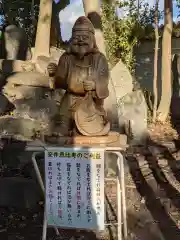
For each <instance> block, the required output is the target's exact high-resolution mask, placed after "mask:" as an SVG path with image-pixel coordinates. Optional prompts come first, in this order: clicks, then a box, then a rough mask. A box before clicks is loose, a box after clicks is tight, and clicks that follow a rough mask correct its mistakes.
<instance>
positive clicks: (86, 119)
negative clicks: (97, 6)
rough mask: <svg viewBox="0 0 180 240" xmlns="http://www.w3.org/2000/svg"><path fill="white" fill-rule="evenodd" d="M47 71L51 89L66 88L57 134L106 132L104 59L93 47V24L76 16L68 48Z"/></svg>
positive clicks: (105, 70) (102, 134) (106, 82)
mask: <svg viewBox="0 0 180 240" xmlns="http://www.w3.org/2000/svg"><path fill="white" fill-rule="evenodd" d="M47 70H48V73H49V76H50V77H51V78H53V86H54V89H59V88H61V89H64V90H66V92H65V94H64V96H63V98H62V101H61V104H60V113H59V118H58V126H57V127H56V130H55V132H57V133H58V134H59V135H60V136H72V135H73V134H79V135H84V136H104V135H107V134H108V133H109V131H110V123H109V121H108V120H107V114H106V112H105V110H104V108H103V104H104V99H105V98H107V97H108V95H109V90H108V83H109V69H108V62H107V60H106V57H105V56H104V55H103V54H102V53H101V52H100V51H99V50H98V48H97V45H96V41H95V31H94V27H93V25H92V23H91V21H90V20H89V19H88V18H86V17H84V16H83V17H79V18H78V19H77V21H76V22H75V24H74V26H73V29H72V38H71V42H70V46H69V49H68V50H67V51H66V52H65V53H64V54H63V55H62V56H61V57H60V59H59V63H58V65H56V64H54V63H50V64H49V65H48V68H47Z"/></svg>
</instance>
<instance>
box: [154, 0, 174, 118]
mask: <svg viewBox="0 0 180 240" xmlns="http://www.w3.org/2000/svg"><path fill="white" fill-rule="evenodd" d="M164 6H165V11H164V12H165V16H164V17H165V24H164V32H163V38H162V70H161V72H162V73H161V75H162V92H161V100H160V105H159V108H158V120H159V121H162V122H165V121H166V119H167V117H168V114H169V109H170V104H171V96H172V79H171V37H172V27H173V22H172V0H165V1H164Z"/></svg>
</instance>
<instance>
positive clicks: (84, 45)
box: [71, 31, 94, 58]
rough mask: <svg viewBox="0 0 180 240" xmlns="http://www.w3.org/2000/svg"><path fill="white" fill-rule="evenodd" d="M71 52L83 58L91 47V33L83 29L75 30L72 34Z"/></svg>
mask: <svg viewBox="0 0 180 240" xmlns="http://www.w3.org/2000/svg"><path fill="white" fill-rule="evenodd" d="M71 44H72V52H74V53H75V54H76V55H78V56H79V57H80V58H83V57H84V55H85V54H86V53H88V52H90V50H91V49H92V48H93V45H94V43H93V35H92V34H91V33H89V32H85V31H76V32H74V33H73V35H72V42H71Z"/></svg>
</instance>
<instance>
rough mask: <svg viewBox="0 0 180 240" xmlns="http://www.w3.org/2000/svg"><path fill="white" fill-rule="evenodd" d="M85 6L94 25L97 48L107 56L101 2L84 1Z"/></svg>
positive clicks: (86, 13)
mask: <svg viewBox="0 0 180 240" xmlns="http://www.w3.org/2000/svg"><path fill="white" fill-rule="evenodd" d="M83 6H84V11H85V15H86V16H87V17H88V18H89V19H90V20H91V22H92V24H93V25H94V28H95V38H96V43H97V46H98V48H99V50H100V52H102V53H104V54H105V55H106V48H105V41H104V37H103V31H102V22H101V10H100V4H99V0H83Z"/></svg>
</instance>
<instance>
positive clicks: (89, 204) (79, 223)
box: [45, 148, 104, 230]
mask: <svg viewBox="0 0 180 240" xmlns="http://www.w3.org/2000/svg"><path fill="white" fill-rule="evenodd" d="M45 177H46V211H47V219H48V225H51V226H59V227H64V228H66V227H68V228H69V227H71V228H81V229H98V230H104V150H103V149H97V148H92V149H89V148H88V149H85V148H49V149H48V150H47V151H46V152H45Z"/></svg>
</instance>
